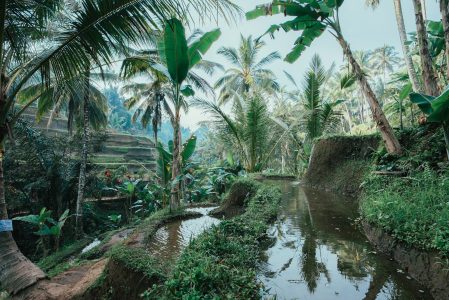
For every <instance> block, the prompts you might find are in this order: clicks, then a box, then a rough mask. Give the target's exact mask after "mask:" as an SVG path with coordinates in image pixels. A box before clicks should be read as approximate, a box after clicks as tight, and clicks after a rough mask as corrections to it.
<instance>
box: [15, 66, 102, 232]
mask: <svg viewBox="0 0 449 300" xmlns="http://www.w3.org/2000/svg"><path fill="white" fill-rule="evenodd" d="M106 75H108V76H110V75H109V74H105V73H102V74H96V73H91V71H90V70H86V72H85V73H84V74H83V75H82V76H81V75H80V76H78V77H75V78H72V79H67V80H65V81H64V82H62V83H58V82H55V83H54V84H53V85H51V86H49V87H47V88H42V86H41V85H40V84H37V85H30V86H29V87H27V88H25V89H23V90H21V91H20V92H19V93H18V97H17V98H18V102H19V103H27V104H29V103H32V102H31V101H30V99H34V97H36V99H37V115H36V117H37V119H40V118H41V117H42V115H43V114H44V113H47V112H49V111H50V117H49V119H48V125H50V123H51V122H52V120H53V117H54V116H55V115H56V114H57V113H59V112H60V111H61V110H65V111H66V114H67V120H68V122H67V129H68V131H69V133H70V134H71V133H72V131H73V127H74V125H76V127H78V128H80V129H81V131H82V149H81V157H80V170H79V177H78V194H77V200H76V212H75V233H76V236H77V237H78V238H79V237H80V236H81V234H82V232H83V226H82V216H83V202H84V190H85V185H86V168H87V156H88V151H89V135H90V130H89V127H93V128H94V129H95V130H98V129H100V128H104V127H105V126H106V124H107V112H108V107H107V99H106V97H105V96H104V95H103V94H102V92H101V91H100V90H99V89H98V88H97V87H96V86H95V85H94V84H93V82H92V77H95V76H96V77H101V78H103V79H104V78H105V76H106Z"/></svg>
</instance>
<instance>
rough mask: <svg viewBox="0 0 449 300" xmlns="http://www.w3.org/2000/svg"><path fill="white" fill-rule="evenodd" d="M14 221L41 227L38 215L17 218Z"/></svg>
mask: <svg viewBox="0 0 449 300" xmlns="http://www.w3.org/2000/svg"><path fill="white" fill-rule="evenodd" d="M13 220H14V221H21V222H26V223H30V224H33V225H39V216H38V215H28V216H22V217H15V218H13Z"/></svg>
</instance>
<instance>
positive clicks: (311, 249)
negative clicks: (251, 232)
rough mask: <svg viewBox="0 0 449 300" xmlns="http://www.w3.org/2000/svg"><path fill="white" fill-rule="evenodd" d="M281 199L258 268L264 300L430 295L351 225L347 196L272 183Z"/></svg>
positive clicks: (353, 209)
mask: <svg viewBox="0 0 449 300" xmlns="http://www.w3.org/2000/svg"><path fill="white" fill-rule="evenodd" d="M276 184H279V185H280V186H281V188H282V191H283V194H284V199H283V203H282V205H281V214H280V218H279V220H278V221H277V222H276V223H275V224H274V225H273V226H272V227H271V229H270V232H269V234H270V235H271V236H272V237H274V238H275V244H274V245H273V246H272V247H270V248H269V249H268V250H267V252H266V254H267V259H266V263H265V264H264V265H263V266H261V274H260V280H261V281H262V282H263V283H264V285H265V288H266V291H265V293H264V298H266V299H269V298H273V297H274V296H276V299H319V300H324V299H398V300H399V299H404V300H405V299H407V300H409V299H431V297H430V295H429V294H428V292H427V291H425V290H424V289H423V288H422V287H421V286H419V285H418V284H417V283H416V282H415V281H413V280H411V279H408V278H407V275H406V274H404V273H403V272H402V271H401V270H399V269H398V265H396V264H395V263H393V262H391V261H390V260H389V259H388V258H386V257H384V256H381V255H378V254H376V253H375V251H374V249H372V248H371V246H370V245H369V243H368V242H367V240H366V239H365V237H364V236H363V234H362V233H361V232H359V231H358V230H357V229H356V228H355V226H354V225H353V220H354V219H355V218H356V217H357V207H356V203H355V201H353V200H352V199H347V198H342V197H338V196H336V195H333V194H330V193H325V192H318V191H314V190H308V189H303V188H301V187H299V186H293V185H292V184H290V183H288V182H277V183H276Z"/></svg>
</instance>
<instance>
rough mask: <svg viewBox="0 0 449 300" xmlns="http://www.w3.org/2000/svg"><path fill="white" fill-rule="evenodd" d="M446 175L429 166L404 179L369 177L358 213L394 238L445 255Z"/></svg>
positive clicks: (448, 244)
mask: <svg viewBox="0 0 449 300" xmlns="http://www.w3.org/2000/svg"><path fill="white" fill-rule="evenodd" d="M448 193H449V177H448V175H447V174H446V173H443V174H441V175H438V174H437V173H435V172H434V171H432V170H431V169H430V168H429V167H426V168H425V169H424V171H423V172H419V173H416V174H414V175H413V176H408V177H404V178H391V177H380V176H370V177H369V178H368V179H367V181H366V183H365V190H364V197H363V200H362V201H361V206H360V207H361V208H360V209H361V213H362V216H363V217H364V219H365V220H367V221H368V222H370V223H372V224H374V225H376V226H379V227H381V228H382V229H384V230H386V231H387V232H389V233H390V234H392V235H393V236H394V237H395V238H397V239H399V240H401V241H404V242H406V243H408V244H410V245H414V246H417V247H419V248H422V249H426V250H439V251H441V252H442V253H443V254H444V255H449V230H448V226H447V220H448V219H449V205H448V203H447V195H448Z"/></svg>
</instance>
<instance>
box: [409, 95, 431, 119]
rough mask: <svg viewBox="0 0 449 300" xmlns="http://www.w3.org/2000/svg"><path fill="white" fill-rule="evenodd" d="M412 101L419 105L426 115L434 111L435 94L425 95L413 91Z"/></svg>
mask: <svg viewBox="0 0 449 300" xmlns="http://www.w3.org/2000/svg"><path fill="white" fill-rule="evenodd" d="M409 97H410V101H412V103H414V104H416V105H418V107H419V109H421V111H422V112H423V113H425V114H426V115H429V114H431V113H432V111H433V110H432V101H433V100H434V99H435V97H433V96H428V95H423V94H419V93H411V94H410V95H409Z"/></svg>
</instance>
